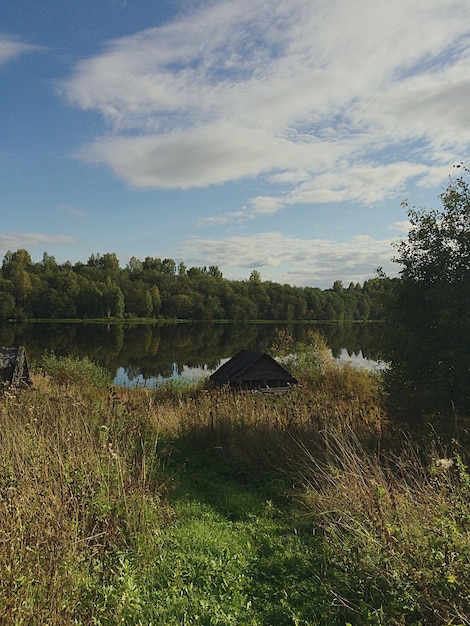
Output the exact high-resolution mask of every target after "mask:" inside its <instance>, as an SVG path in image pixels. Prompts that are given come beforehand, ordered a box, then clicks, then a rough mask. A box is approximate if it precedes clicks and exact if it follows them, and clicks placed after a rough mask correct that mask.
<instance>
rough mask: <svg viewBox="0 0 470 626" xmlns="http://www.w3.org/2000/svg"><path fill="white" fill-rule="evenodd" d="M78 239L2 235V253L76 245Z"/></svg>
mask: <svg viewBox="0 0 470 626" xmlns="http://www.w3.org/2000/svg"><path fill="white" fill-rule="evenodd" d="M75 241H76V239H74V238H73V237H69V236H67V235H48V234H43V233H21V232H18V233H15V232H14V233H0V253H2V254H5V253H6V252H7V251H8V250H17V249H18V248H26V249H29V248H32V247H35V246H55V245H63V244H68V243H75Z"/></svg>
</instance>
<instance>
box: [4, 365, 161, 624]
mask: <svg viewBox="0 0 470 626" xmlns="http://www.w3.org/2000/svg"><path fill="white" fill-rule="evenodd" d="M165 417H166V416H165V412H164V410H162V411H157V409H156V407H155V405H154V403H153V401H152V400H151V399H150V398H149V397H148V396H147V395H145V394H139V393H137V394H132V395H127V396H126V395H122V394H120V395H118V394H117V393H116V392H111V393H110V392H108V391H107V390H100V389H97V388H94V387H92V386H91V387H88V388H87V389H84V388H83V387H81V386H74V385H73V384H70V385H69V387H68V389H67V391H66V392H64V391H63V390H61V388H60V387H58V386H57V385H56V384H53V383H51V382H50V380H49V379H46V378H42V377H39V378H38V377H36V378H35V388H34V390H31V391H27V392H22V393H18V394H15V393H12V392H8V391H6V392H5V394H4V395H3V397H2V398H1V399H0V449H1V451H2V455H1V460H0V571H1V572H2V575H1V577H0V623H4V624H25V625H26V624H28V625H29V624H46V623H47V624H69V623H77V622H76V620H77V619H79V621H80V620H82V621H80V623H93V619H94V617H95V613H97V612H98V613H99V612H100V611H102V612H103V611H105V610H106V609H105V608H103V607H105V606H106V604H107V601H106V600H105V598H104V595H103V594H104V591H103V590H105V589H106V587H107V584H108V581H109V579H110V578H112V577H113V574H112V572H113V571H114V570H115V568H116V567H122V559H123V555H125V554H126V552H127V551H129V550H132V551H134V552H136V553H140V554H145V552H146V551H147V548H148V545H149V544H151V543H152V541H153V535H154V533H155V529H158V528H159V527H160V526H161V524H162V523H164V521H165V519H166V518H167V517H168V515H170V513H169V508H168V506H167V505H166V504H165V502H164V499H163V494H164V491H165V480H166V479H165V477H164V475H163V467H162V466H164V462H165V458H164V455H163V456H162V452H161V451H160V450H159V447H158V437H159V432H160V430H161V428H162V426H163V423H162V422H163V421H164V420H165ZM164 427H165V429H171V420H170V421H167V422H166V423H165V424H164ZM115 593H116V594H121V591H120V590H119V589H117V590H116V591H115ZM121 595H122V598H121V597H119V602H118V601H115V602H114V603H110V606H112V607H113V611H115V613H116V614H115V615H114V617H113V619H116V621H115V622H113V621H112V619H111V621H110V622H109V623H118V621H122V620H121V617H122V616H124V615H125V613H126V611H127V610H128V609H129V607H128V606H127V604H126V603H127V600H126V597H125V593H124V590H122V594H121ZM129 601H131V600H129ZM116 607H118V608H116ZM119 612H120V613H121V614H122V615H118V613H119Z"/></svg>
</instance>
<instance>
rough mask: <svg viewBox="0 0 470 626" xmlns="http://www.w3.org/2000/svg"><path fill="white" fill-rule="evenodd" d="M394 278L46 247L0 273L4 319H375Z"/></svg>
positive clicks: (12, 258)
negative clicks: (275, 275) (66, 253)
mask: <svg viewBox="0 0 470 626" xmlns="http://www.w3.org/2000/svg"><path fill="white" fill-rule="evenodd" d="M393 283H394V280H393V279H390V278H388V277H384V276H382V277H379V276H377V277H375V278H372V279H370V280H367V281H366V282H364V284H363V285H360V284H359V283H357V284H354V283H351V284H350V285H349V286H348V287H344V286H343V284H342V282H341V281H335V283H334V284H333V286H332V287H331V288H330V289H325V290H322V289H320V288H316V287H294V286H291V285H288V284H279V283H275V282H271V281H263V280H262V279H261V276H260V274H259V272H258V271H256V270H253V271H252V272H251V274H250V276H249V278H248V279H247V280H228V279H226V278H224V277H223V275H222V272H221V271H220V269H219V268H218V267H217V266H210V267H191V268H187V267H186V266H185V265H184V263H180V264H179V265H178V264H177V263H176V262H175V261H173V260H172V259H163V260H162V259H160V258H153V257H147V258H145V260H143V261H142V260H139V259H137V258H135V257H132V258H131V259H130V261H129V262H128V264H127V265H126V267H125V268H121V266H120V262H119V259H118V258H117V256H116V254H115V253H106V254H93V255H91V257H90V258H89V259H88V261H87V262H86V263H81V262H79V263H75V264H72V263H70V262H69V261H67V262H65V263H62V264H60V263H57V262H56V260H55V258H54V257H53V256H51V255H49V254H48V253H47V252H44V255H43V258H42V261H40V262H37V263H35V262H33V261H32V259H31V256H30V254H29V252H28V251H27V250H25V249H19V250H16V251H15V252H10V251H9V252H7V253H6V254H5V256H4V258H3V263H2V268H1V272H0V320H1V319H11V318H13V319H95V318H122V319H132V318H154V319H181V320H203V321H212V320H236V321H247V320H288V321H290V320H336V321H353V320H377V319H381V317H382V315H383V303H384V297H385V296H386V294H387V293H389V292H390V290H391V288H392V286H393Z"/></svg>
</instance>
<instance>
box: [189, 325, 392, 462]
mask: <svg viewBox="0 0 470 626" xmlns="http://www.w3.org/2000/svg"><path fill="white" fill-rule="evenodd" d="M289 342H290V340H289V338H288V337H286V336H285V335H283V336H281V339H280V342H278V343H277V344H276V346H275V350H276V351H277V354H278V355H280V356H281V359H282V362H283V364H284V365H285V366H286V367H288V368H289V371H291V372H292V373H293V374H294V375H295V377H296V378H297V379H298V380H299V385H296V386H294V387H293V388H292V389H291V391H290V392H289V393H288V394H286V395H281V396H271V395H263V394H258V393H251V392H240V391H232V390H230V389H229V388H222V389H221V388H215V389H206V390H203V391H200V392H199V393H196V394H192V395H189V396H185V397H183V398H180V399H179V400H178V411H179V412H180V414H181V415H182V417H183V416H184V417H183V419H182V421H181V433H182V434H184V435H186V436H188V437H189V438H190V439H191V440H192V441H194V442H200V444H201V445H204V446H207V445H209V446H212V447H214V448H217V450H218V451H219V453H222V454H226V455H228V456H230V457H231V458H236V459H239V460H240V461H242V462H243V463H245V464H246V465H247V466H249V467H252V468H253V469H265V470H266V469H270V470H272V469H281V470H288V469H292V468H293V466H295V465H296V464H297V461H298V456H299V447H298V446H299V442H301V444H302V445H303V446H304V447H305V448H306V449H308V450H310V451H311V452H312V453H314V454H316V455H322V454H323V452H322V450H323V447H324V442H323V438H322V436H321V433H322V432H323V431H324V430H325V429H327V428H332V427H335V426H339V425H341V426H348V427H349V428H351V429H352V430H354V432H356V433H357V435H358V436H359V437H360V438H361V440H362V441H364V443H367V445H368V446H370V447H371V448H372V449H375V448H377V447H380V446H381V445H382V442H383V439H384V438H386V437H390V433H391V430H390V428H389V427H388V421H387V420H386V414H385V412H384V410H383V408H382V404H381V398H382V389H381V381H380V377H379V375H378V374H374V373H372V372H369V371H367V370H365V369H359V368H355V367H353V366H352V365H349V364H339V363H338V362H336V361H335V360H334V359H333V357H332V356H331V354H330V353H329V351H327V350H326V347H325V344H324V342H323V341H322V339H321V337H320V336H318V335H317V334H315V335H313V337H312V341H311V343H309V344H307V345H302V346H299V345H297V346H294V345H292V344H291V343H289ZM292 350H295V352H291V351H292ZM385 430H386V432H384V431H385Z"/></svg>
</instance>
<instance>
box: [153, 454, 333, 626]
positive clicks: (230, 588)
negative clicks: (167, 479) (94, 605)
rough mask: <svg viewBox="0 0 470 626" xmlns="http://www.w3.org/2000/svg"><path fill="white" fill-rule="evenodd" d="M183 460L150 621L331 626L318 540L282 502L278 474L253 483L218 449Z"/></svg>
mask: <svg viewBox="0 0 470 626" xmlns="http://www.w3.org/2000/svg"><path fill="white" fill-rule="evenodd" d="M177 456H178V457H179V458H177V459H176V462H175V478H174V482H175V488H174V490H173V491H172V493H171V494H170V499H171V504H172V506H173V508H174V511H175V519H174V521H173V522H172V523H171V524H170V525H169V526H168V527H167V528H165V529H164V530H163V531H162V534H161V537H160V541H161V545H160V554H159V558H158V562H157V563H155V568H154V572H152V577H153V584H152V585H151V586H149V585H147V586H146V588H147V593H148V597H147V598H146V605H147V607H149V606H151V607H152V616H151V619H152V623H155V624H166V625H168V626H170V625H172V624H175V625H176V624H178V625H180V626H181V625H182V624H191V625H192V624H204V625H221V626H222V625H223V626H230V625H231V624H234V625H237V626H244V625H246V626H288V625H289V626H290V625H305V626H306V625H313V624H320V623H322V624H323V623H325V622H324V621H322V620H321V615H322V608H323V607H322V606H321V602H320V601H319V599H318V598H319V588H320V587H321V579H322V562H321V558H319V556H318V549H317V546H316V543H317V542H316V539H315V537H314V535H313V533H312V531H311V529H310V530H309V529H308V527H307V526H306V525H303V524H302V523H301V517H300V515H299V511H298V510H297V511H296V507H295V506H294V507H293V505H292V502H290V501H289V500H288V498H287V497H286V496H283V495H282V494H283V492H285V491H286V484H284V483H283V482H282V480H280V479H279V478H277V479H276V477H273V476H265V477H261V478H260V477H258V478H257V479H256V480H254V479H252V478H251V477H250V476H248V475H247V474H246V473H243V472H240V471H238V470H237V468H236V467H234V466H231V465H230V464H228V463H226V462H224V461H223V460H222V459H220V458H218V457H217V454H216V452H215V451H213V453H207V452H204V453H202V452H199V453H193V454H190V455H188V454H186V455H185V454H184V453H182V452H180V453H179V454H178V455H177ZM302 526H304V528H302ZM148 574H149V572H148ZM149 617H150V616H149ZM331 623H333V622H331Z"/></svg>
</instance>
